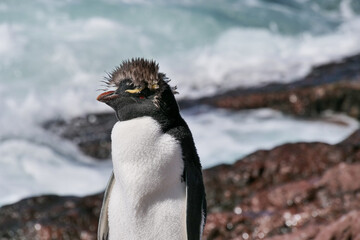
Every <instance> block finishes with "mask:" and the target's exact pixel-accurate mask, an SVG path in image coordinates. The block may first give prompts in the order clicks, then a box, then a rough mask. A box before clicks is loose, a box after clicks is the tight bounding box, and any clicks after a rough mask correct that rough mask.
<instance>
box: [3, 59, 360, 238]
mask: <svg viewBox="0 0 360 240" xmlns="http://www.w3.org/2000/svg"><path fill="white" fill-rule="evenodd" d="M359 103H360V55H356V56H353V57H349V58H346V59H344V60H343V61H341V62H337V63H331V64H327V65H324V66H321V67H317V68H314V70H313V71H312V73H310V74H309V75H308V76H306V77H305V78H303V79H301V80H299V81H297V82H294V83H289V84H270V85H267V86H263V87H258V88H251V89H236V90H232V91H230V92H227V93H223V94H219V95H217V96H212V97H208V98H202V99H197V100H182V101H181V102H180V103H179V104H180V106H181V107H182V108H187V107H194V106H198V105H204V104H205V105H210V106H213V107H221V108H228V109H233V110H241V109H253V108H263V107H269V108H273V109H277V110H280V111H282V112H284V113H287V114H292V115H295V116H300V117H317V116H320V115H321V114H322V113H323V112H324V111H327V110H331V111H335V112H342V113H346V114H348V115H349V116H352V117H355V118H357V119H360V104H359ZM114 122H115V117H114V115H113V114H112V113H110V114H108V113H104V114H89V115H87V116H84V117H79V118H75V119H72V120H70V121H64V120H54V121H50V122H47V123H45V124H44V128H45V129H48V130H49V131H52V132H54V133H55V134H58V135H60V136H62V137H64V138H67V139H69V140H71V141H73V142H74V143H75V144H77V145H78V146H79V148H80V149H81V150H82V151H83V152H84V153H85V154H87V155H89V156H92V157H94V158H96V159H99V160H104V159H108V157H109V152H110V139H109V137H110V131H111V128H112V126H113V124H114ZM359 180H360V130H358V131H356V132H354V133H353V134H352V135H351V136H350V137H349V138H347V139H346V140H344V141H343V142H341V143H338V144H335V145H330V144H325V143H320V142H314V143H294V144H284V145H281V146H278V147H275V148H274V149H271V150H267V151H264V150H261V151H256V152H255V153H252V154H250V155H248V156H246V157H245V158H243V159H239V160H238V161H236V162H235V163H234V164H232V165H224V164H223V165H219V166H216V167H213V168H210V169H206V170H204V181H205V185H206V192H207V199H208V211H209V215H208V221H207V225H206V227H205V230H204V235H205V239H219V240H220V239H272V240H285V239H299V240H300V239H303V240H310V239H316V240H338V239H339V240H340V239H341V240H348V239H360V220H359V219H360V181H359ZM101 201H102V194H101V193H100V194H96V195H91V196H86V197H83V198H81V197H72V196H63V197H60V196H54V195H47V196H39V197H31V198H28V199H24V200H21V201H19V202H17V203H14V204H11V205H8V206H3V207H1V208H0V239H96V228H97V221H98V217H99V212H100V207H101Z"/></svg>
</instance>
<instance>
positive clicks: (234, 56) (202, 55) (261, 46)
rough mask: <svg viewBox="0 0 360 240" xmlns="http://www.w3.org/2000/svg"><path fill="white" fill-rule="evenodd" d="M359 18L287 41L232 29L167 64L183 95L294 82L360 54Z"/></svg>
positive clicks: (268, 34)
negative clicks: (314, 69)
mask: <svg viewBox="0 0 360 240" xmlns="http://www.w3.org/2000/svg"><path fill="white" fill-rule="evenodd" d="M359 43H360V18H354V19H352V20H349V21H348V22H346V23H344V24H343V25H342V26H341V27H339V28H338V29H337V30H336V31H334V32H331V33H328V34H325V35H311V34H307V33H303V34H301V35H299V36H298V35H297V36H283V35H279V34H276V33H273V32H270V31H268V30H261V29H246V28H231V29H229V30H227V31H225V32H224V33H223V34H221V35H220V36H219V38H218V39H217V41H216V42H215V43H214V44H212V45H208V46H205V47H201V48H197V49H196V50H192V51H191V52H187V53H185V54H182V55H180V56H178V58H177V59H176V62H177V64H174V63H173V62H171V60H169V61H168V62H170V63H171V65H170V66H169V65H165V69H166V71H167V72H168V73H169V75H170V77H171V78H173V79H174V80H175V82H176V83H177V85H179V91H180V93H182V94H184V95H183V97H185V96H192V97H198V96H199V95H203V94H204V95H206V94H209V93H214V92H216V91H219V90H224V89H230V88H233V87H238V86H255V85H262V84H265V83H268V82H290V81H293V80H296V79H298V78H300V77H303V76H305V75H306V74H308V73H309V72H310V70H311V68H312V67H313V66H316V65H320V64H324V63H327V62H331V61H338V60H339V59H341V58H343V57H346V56H349V55H352V54H354V53H358V52H360V44H359Z"/></svg>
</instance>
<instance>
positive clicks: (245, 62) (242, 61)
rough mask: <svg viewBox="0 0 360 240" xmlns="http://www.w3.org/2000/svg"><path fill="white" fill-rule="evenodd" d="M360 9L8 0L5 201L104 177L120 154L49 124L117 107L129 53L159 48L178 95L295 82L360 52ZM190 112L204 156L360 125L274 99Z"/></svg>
mask: <svg viewBox="0 0 360 240" xmlns="http://www.w3.org/2000/svg"><path fill="white" fill-rule="evenodd" d="M359 15H360V2H359V1H357V0H225V1H214V0H210V1H205V0H195V1H187V0H185V1H165V0H159V1H156V0H154V1H141V0H136V1H128V0H122V1H120V0H119V1H117V0H100V1H99V0H97V1H95V0H67V1H50V0H34V1H12V0H4V1H1V2H0V59H1V60H0V109H1V114H0V205H3V204H6V203H11V202H14V201H17V200H19V199H21V198H23V197H27V196H31V195H34V194H43V193H56V194H67V195H68V194H70V195H79V196H80V195H86V194H90V193H94V192H97V191H100V190H101V189H103V188H104V186H105V183H106V181H107V178H108V175H109V173H110V171H111V163H110V162H105V163H97V162H96V161H94V160H93V159H91V158H89V157H86V156H84V155H83V154H82V153H81V152H79V150H78V149H77V148H76V146H74V145H73V144H72V143H70V142H68V141H66V140H64V139H61V138H59V137H58V136H55V135H53V134H51V133H49V132H47V131H45V130H43V129H42V128H41V123H43V122H44V121H46V120H49V119H54V118H57V117H62V118H66V119H69V118H71V117H75V116H79V115H82V114H84V113H89V112H101V111H109V108H108V107H107V106H105V105H104V104H101V103H98V102H96V100H95V98H96V96H97V95H98V94H99V93H100V92H101V91H97V90H98V89H101V88H102V86H101V82H100V81H101V80H102V78H103V77H104V76H105V75H106V72H109V71H111V70H112V69H113V68H114V67H115V66H116V65H118V64H119V63H120V62H121V61H122V60H124V59H127V58H131V57H146V58H152V59H156V60H157V61H158V62H159V64H160V70H161V71H163V72H166V73H167V75H168V77H170V78H171V79H172V82H171V83H172V84H173V85H177V86H178V89H179V92H180V95H178V96H177V97H178V98H186V97H187V98H196V97H199V96H204V95H209V94H212V93H214V92H216V91H224V90H226V89H231V88H233V87H237V86H254V85H261V84H265V83H267V82H273V81H276V82H289V81H293V80H296V79H297V78H299V77H301V76H304V75H306V74H307V73H308V72H309V71H310V69H311V67H313V66H315V65H318V64H322V63H326V62H330V61H336V60H339V59H341V58H343V57H345V56H350V55H352V54H356V53H358V52H360V44H359V42H360V16H359ZM183 115H184V117H185V119H186V120H187V121H188V123H189V125H190V127H191V129H192V131H193V133H194V137H195V141H196V143H197V147H198V150H199V154H200V157H201V159H202V163H203V166H204V167H210V166H213V165H216V164H218V163H222V162H227V163H231V162H233V161H235V160H236V159H238V158H240V157H242V156H244V155H246V154H249V153H251V152H253V151H255V150H257V149H262V148H265V149H268V148H271V147H273V146H276V145H278V144H282V143H285V142H295V141H324V142H328V143H336V142H338V141H341V140H342V139H343V138H345V137H346V136H347V135H348V134H350V133H351V132H352V131H353V130H354V129H356V128H357V127H358V123H357V122H356V121H354V120H353V119H350V118H347V117H344V116H336V117H337V118H341V120H342V121H343V122H345V123H347V124H346V125H337V124H334V123H332V122H331V121H329V122H324V121H321V120H316V121H315V120H314V121H305V120H297V119H293V118H291V117H288V116H284V115H283V114H281V113H279V112H276V111H272V110H267V109H261V110H256V111H244V112H237V113H234V112H230V111H225V110H215V109H209V108H205V109H200V110H199V109H195V110H186V111H184V112H183ZM259 126H261V127H259ZM295 129H296V131H295Z"/></svg>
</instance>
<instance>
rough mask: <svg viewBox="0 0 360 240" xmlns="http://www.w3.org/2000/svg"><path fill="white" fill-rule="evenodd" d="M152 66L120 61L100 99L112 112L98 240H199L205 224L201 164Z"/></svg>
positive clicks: (169, 93)
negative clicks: (109, 167) (109, 158)
mask: <svg viewBox="0 0 360 240" xmlns="http://www.w3.org/2000/svg"><path fill="white" fill-rule="evenodd" d="M158 70H159V66H158V64H157V63H155V62H154V61H148V60H144V59H139V58H137V59H132V60H128V61H124V62H123V63H122V64H121V65H120V66H119V67H117V68H116V69H115V70H114V71H113V72H112V73H111V74H109V77H108V79H107V81H106V83H107V85H108V86H109V87H115V89H116V90H115V91H106V92H104V93H102V94H100V95H99V96H98V98H97V100H99V101H100V102H104V103H106V104H107V105H109V106H110V107H112V108H113V109H114V110H115V114H116V117H117V118H118V120H119V121H118V122H117V123H116V124H115V125H114V127H113V129H112V133H111V141H112V143H111V147H112V162H113V174H112V176H111V178H110V181H109V183H108V186H107V189H106V192H105V196H104V201H103V206H102V209H101V214H100V220H99V229H98V239H110V240H118V239H126V240H143V239H154V240H155V239H159V240H177V239H179V240H180V239H181V240H185V239H187V240H199V239H201V236H202V231H203V228H204V225H205V220H206V200H205V190H204V184H203V179H202V171H201V164H200V160H199V157H198V154H197V152H196V148H195V144H194V141H193V137H192V135H191V132H190V130H189V127H188V126H187V124H186V122H185V121H184V119H183V118H182V117H181V115H180V112H179V107H178V105H177V102H176V100H175V97H174V94H173V93H174V91H175V89H174V88H171V87H170V86H169V85H168V82H169V81H168V78H167V77H166V76H165V74H163V73H160V72H159V71H158Z"/></svg>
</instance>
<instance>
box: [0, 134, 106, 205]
mask: <svg viewBox="0 0 360 240" xmlns="http://www.w3.org/2000/svg"><path fill="white" fill-rule="evenodd" d="M62 154H64V153H59V152H55V151H54V149H52V148H51V147H50V148H49V146H48V145H42V144H37V143H36V142H34V141H31V142H30V141H25V140H21V139H13V140H7V141H5V142H2V143H1V144H0V155H1V158H0V164H1V165H2V166H3V167H2V168H1V169H0V205H3V204H6V203H10V202H14V201H17V200H19V199H22V198H24V197H28V196H33V195H39V194H49V193H54V194H60V195H76V196H83V195H87V194H90V193H95V192H100V191H102V190H103V188H104V185H105V184H106V181H107V179H108V176H109V174H110V171H111V170H110V169H111V168H110V166H109V164H108V165H107V166H105V165H101V164H84V163H81V162H77V161H76V160H75V161H74V159H73V160H72V161H71V160H70V159H69V156H66V155H62ZM5 166H6V167H5Z"/></svg>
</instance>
